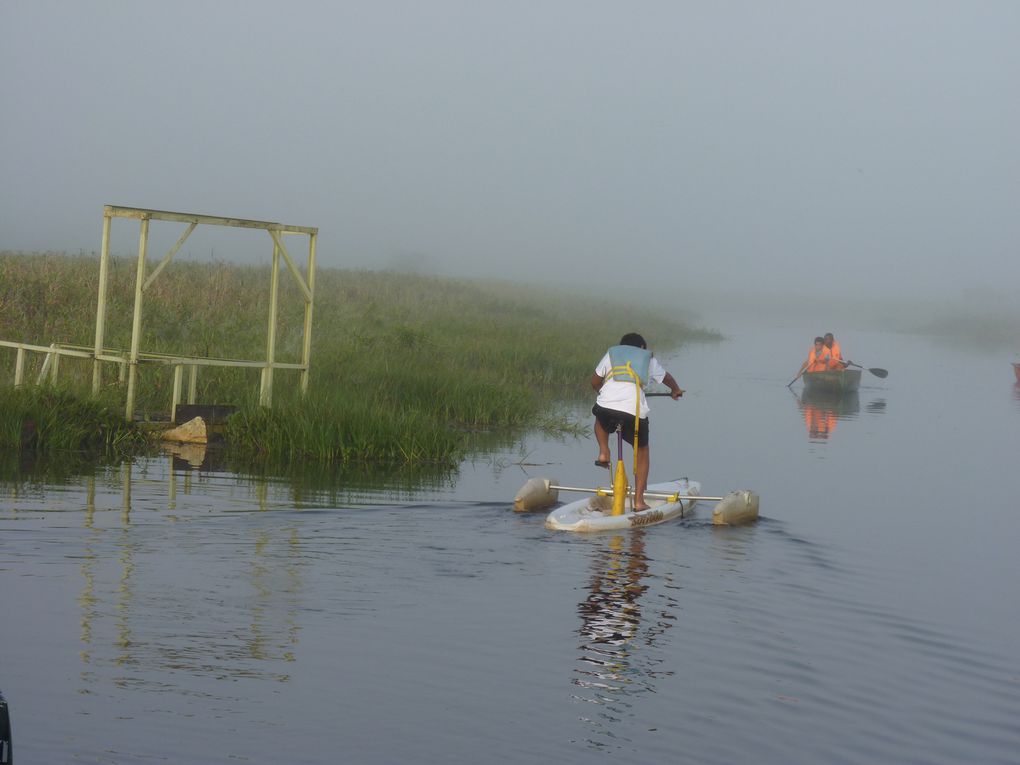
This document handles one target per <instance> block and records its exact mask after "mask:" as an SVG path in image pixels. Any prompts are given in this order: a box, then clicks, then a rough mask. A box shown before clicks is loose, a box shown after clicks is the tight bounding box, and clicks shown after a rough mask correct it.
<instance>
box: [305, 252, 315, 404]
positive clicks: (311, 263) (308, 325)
mask: <svg viewBox="0 0 1020 765" xmlns="http://www.w3.org/2000/svg"><path fill="white" fill-rule="evenodd" d="M317 239H318V235H317V234H311V235H309V237H308V270H307V274H306V278H307V280H308V291H309V292H310V293H311V298H309V299H307V300H305V328H304V334H303V340H304V343H303V345H302V348H301V363H302V364H303V365H304V367H305V368H304V369H302V370H301V395H302V396H303V395H305V394H306V393H308V373H309V371H310V367H311V361H312V310H313V309H314V308H315V244H316V240H317Z"/></svg>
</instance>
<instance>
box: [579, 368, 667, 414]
mask: <svg viewBox="0 0 1020 765" xmlns="http://www.w3.org/2000/svg"><path fill="white" fill-rule="evenodd" d="M612 368H613V364H612V362H610V360H609V353H608V352H607V353H606V355H605V356H603V357H602V360H601V361H600V362H599V363H598V365H597V366H596V367H595V374H597V375H598V376H599V377H605V376H606V375H608V374H609V370H611V369H612ZM665 376H666V370H665V369H663V368H662V364H660V363H659V362H658V361H657V360H656V358H655V357H654V356H652V358H651V360H650V361H649V363H648V377H649V379H650V380H653V381H654V382H657V383H661V382H662V379H663V378H664V377H665ZM635 387H636V386H635V385H634V383H632V382H626V381H624V380H614V379H609V380H606V381H605V382H604V383H603V384H602V388H601V390H599V395H598V398H597V399H595V403H596V404H598V405H599V406H601V407H602V408H604V409H616V410H617V411H618V412H626V413H627V414H634V398H635V395H634V388H635ZM649 411H650V410H649V409H648V401H647V399H645V392H644V391H643V390H642V391H641V409H640V412H641V414H640V416H641V417H642V418H644V417H647V416H648V412H649Z"/></svg>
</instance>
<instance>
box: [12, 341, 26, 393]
mask: <svg viewBox="0 0 1020 765" xmlns="http://www.w3.org/2000/svg"><path fill="white" fill-rule="evenodd" d="M24 381H25V349H24V348H18V355H17V357H16V358H15V359H14V387H15V388H20V387H21V384H22V383H23V382H24Z"/></svg>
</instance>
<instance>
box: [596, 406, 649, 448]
mask: <svg viewBox="0 0 1020 765" xmlns="http://www.w3.org/2000/svg"><path fill="white" fill-rule="evenodd" d="M591 413H592V414H594V415H595V419H596V420H598V421H599V424H600V425H601V426H602V428H603V429H604V430H605V431H606V432H607V433H615V432H616V426H617V425H619V426H620V430H621V431H623V440H624V441H626V442H627V443H628V444H630V445H631V446H633V445H634V415H633V414H627V412H621V411H620V410H618V409H606V408H605V407H602V406H599V405H598V404H595V406H593V407H592V408H591ZM638 446H648V418H647V417H644V418H642V419H641V420H639V422H638Z"/></svg>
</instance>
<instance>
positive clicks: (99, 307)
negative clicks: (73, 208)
mask: <svg viewBox="0 0 1020 765" xmlns="http://www.w3.org/2000/svg"><path fill="white" fill-rule="evenodd" d="M111 220H112V218H111V216H110V213H109V212H108V211H107V210H104V211H103V246H102V249H101V250H100V255H99V300H98V302H97V304H96V345H95V353H96V358H94V359H93V360H92V395H93V396H98V395H99V390H100V388H102V385H103V371H102V366H101V365H102V362H101V361H100V360H99V354H101V353H102V352H103V342H104V333H105V332H106V283H107V280H108V278H109V271H110V267H109V264H110V221H111Z"/></svg>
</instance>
